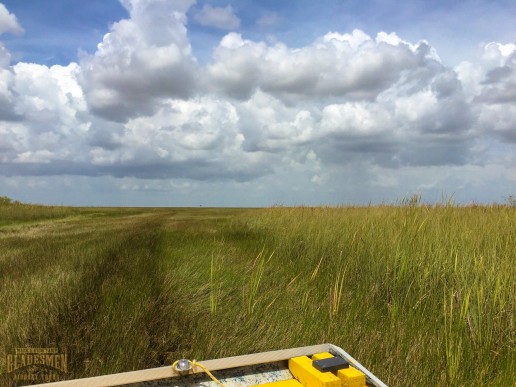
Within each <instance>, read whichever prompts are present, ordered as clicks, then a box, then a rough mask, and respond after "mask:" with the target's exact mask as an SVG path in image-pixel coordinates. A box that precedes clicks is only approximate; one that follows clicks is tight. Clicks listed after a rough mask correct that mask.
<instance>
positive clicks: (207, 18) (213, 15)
mask: <svg viewBox="0 0 516 387" xmlns="http://www.w3.org/2000/svg"><path fill="white" fill-rule="evenodd" d="M194 19H195V21H197V22H198V23H199V24H200V25H203V26H207V27H215V28H219V29H221V30H236V29H238V28H239V27H240V19H239V18H238V17H237V16H236V15H235V12H234V10H233V7H232V6H231V5H227V6H226V7H212V6H211V5H209V4H205V5H204V6H203V7H202V8H201V10H200V11H198V12H195V13H194Z"/></svg>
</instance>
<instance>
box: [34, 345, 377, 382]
mask: <svg viewBox="0 0 516 387" xmlns="http://www.w3.org/2000/svg"><path fill="white" fill-rule="evenodd" d="M185 363H186V364H188V361H186V360H185ZM189 363H190V364H191V365H192V367H190V369H188V370H184V371H178V367H177V366H176V367H172V366H166V367H159V368H151V369H146V370H141V371H131V372H123V373H118V374H111V375H104V376H96V377H91V378H84V379H74V380H66V381H62V382H55V383H47V384H42V385H40V386H52V387H57V386H63V387H64V386H70V387H100V386H121V385H124V386H130V387H158V386H160V387H161V386H163V387H164V386H178V387H190V386H192V387H193V386H207V387H208V386H209V387H211V386H213V387H217V386H219V385H220V384H222V385H223V386H226V387H236V386H239V387H243V386H264V387H301V386H303V387H315V386H317V387H362V386H376V387H386V385H385V384H384V383H383V382H382V381H381V380H380V379H378V378H377V377H376V376H374V375H373V374H372V373H371V372H370V371H369V370H367V369H366V368H365V367H364V366H362V365H361V364H360V363H359V362H358V361H356V360H355V359H354V358H353V357H351V356H350V355H349V354H348V353H347V352H345V351H344V350H343V349H342V348H339V347H337V346H335V345H333V344H320V345H312V346H307V347H299V348H290V349H283V350H278V351H271V352H262V353H256V354H251V355H242V356H234V357H226V358H222V359H213V360H204V361H199V362H198V364H199V365H197V364H196V363H193V364H192V363H191V362H189ZM337 363H338V364H340V368H338V367H339V366H336V364H337ZM203 368H204V369H203ZM206 370H208V371H209V372H212V373H213V375H214V377H215V378H214V379H215V380H218V382H219V383H220V384H219V383H217V382H216V381H214V380H212V378H210V376H209V375H208V373H206V372H205V371H206Z"/></svg>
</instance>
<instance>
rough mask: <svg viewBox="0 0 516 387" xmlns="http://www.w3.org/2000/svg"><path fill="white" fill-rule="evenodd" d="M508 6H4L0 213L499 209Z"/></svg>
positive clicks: (363, 1) (507, 123)
mask: <svg viewBox="0 0 516 387" xmlns="http://www.w3.org/2000/svg"><path fill="white" fill-rule="evenodd" d="M514 15H516V2H514V1H513V0H506V1H504V0H498V1H496V0H491V1H487V0H457V1H453V2H450V1H448V0H446V1H445V0H435V1H428V0H412V1H405V2H400V1H394V0H328V1H318V2H314V1H302V0H285V1H276V0H242V1H231V0H230V1H222V0H221V1H219V0H214V1H204V0H203V1H195V0H120V1H118V0H90V1H87V2H84V1H75V0H53V1H52V2H49V1H43V0H24V1H19V0H0V196H9V197H11V198H14V199H16V200H20V201H24V202H31V203H43V204H55V205H81V206H83V205H84V206H93V205H94V206H232V207H233V206H236V207H240V206H242V207H260V206H271V205H350V204H370V203H373V204H376V203H396V202H397V201H399V200H402V199H403V198H406V197H410V196H412V195H413V194H417V195H421V197H422V198H423V200H424V201H427V202H441V201H443V200H444V201H447V200H448V199H449V198H453V200H455V202H457V203H464V204H467V203H493V202H498V203H500V202H504V200H505V199H506V198H507V197H508V196H509V195H514V194H516V27H514Z"/></svg>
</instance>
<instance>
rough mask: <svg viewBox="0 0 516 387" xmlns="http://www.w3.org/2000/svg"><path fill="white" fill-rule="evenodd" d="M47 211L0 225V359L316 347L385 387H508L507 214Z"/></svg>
mask: <svg viewBox="0 0 516 387" xmlns="http://www.w3.org/2000/svg"><path fill="white" fill-rule="evenodd" d="M47 210H48V209H46V210H45V211H47ZM55 210H56V211H57V214H61V215H62V214H63V213H67V214H70V213H71V214H73V215H72V216H67V215H66V216H64V217H63V216H61V215H59V216H58V215H56V214H54V215H55V216H56V218H55V219H54V220H52V219H51V218H49V216H50V215H48V214H46V213H41V215H40V217H39V218H38V217H36V218H34V219H36V220H35V222H33V223H30V224H28V223H26V222H25V223H23V222H22V223H19V219H20V216H19V215H12V216H11V218H8V217H5V216H4V218H3V219H4V220H3V221H4V222H5V224H4V226H3V227H1V228H0V251H2V254H1V256H0V274H1V276H0V356H4V355H3V353H11V352H12V350H13V349H14V348H15V347H24V346H33V347H35V346H46V345H50V344H52V343H53V344H54V345H57V346H59V348H60V349H62V350H65V351H67V353H68V355H69V359H70V364H69V369H70V374H69V375H68V377H70V378H71V377H82V376H94V375H99V374H105V373H112V372H120V371H128V370H133V369H141V368H147V367H155V366H159V365H164V364H171V363H172V362H173V361H174V360H176V359H177V358H180V357H187V358H192V359H194V358H195V359H207V358H216V357H222V356H230V355H237V354H244V353H253V352H257V351H265V350H272V349H280V348H287V347H292V346H299V345H309V344H315V343H322V342H331V343H334V344H337V345H339V346H341V347H343V348H344V349H346V350H347V351H348V352H350V353H351V354H352V355H353V356H354V357H356V358H357V359H358V360H359V361H360V362H361V363H363V364H364V365H365V366H366V367H368V368H369V369H370V370H371V371H373V373H375V374H376V375H377V376H379V377H380V378H381V379H383V380H384V381H385V382H386V383H388V384H389V385H393V386H407V385H420V386H480V385H488V386H489V385H492V386H505V385H512V384H513V382H514V375H515V370H516V357H515V353H516V351H515V346H516V334H515V308H516V297H515V294H516V293H515V292H516V270H515V268H514V260H515V257H516V247H515V246H516V240H515V239H516V208H514V207H510V206H470V207H458V206H454V205H453V203H451V202H449V203H447V204H446V205H443V206H424V205H421V202H420V200H418V199H417V200H416V199H413V200H409V201H406V202H402V203H400V205H399V206H377V207H357V208H354V207H343V208H330V207H328V208H322V207H321V208H309V207H298V208H281V207H279V208H268V209H255V210H245V209H61V208H59V209H55ZM60 211H64V212H60ZM67 211H68V212H67ZM50 212H51V211H50ZM7 213H8V212H7V211H6V212H4V214H7ZM38 219H40V220H44V219H46V221H45V222H41V221H40V220H38ZM20 224H22V226H23V227H20ZM4 358H5V357H4ZM0 359H1V358H0ZM3 366H4V365H3V363H2V362H1V361H0V374H2V373H3V372H4V369H3V368H2V367H3Z"/></svg>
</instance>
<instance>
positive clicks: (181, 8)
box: [80, 0, 197, 122]
mask: <svg viewBox="0 0 516 387" xmlns="http://www.w3.org/2000/svg"><path fill="white" fill-rule="evenodd" d="M191 3H192V2H186V1H183V2H177V3H176V2H169V1H164V0H158V1H150V0H133V1H124V4H125V5H126V6H127V8H128V10H129V12H130V18H129V19H125V20H121V21H119V22H117V23H115V24H113V26H112V27H111V30H110V32H109V33H108V34H106V35H105V36H104V39H103V41H102V43H100V44H99V45H98V48H97V51H96V52H95V53H94V54H93V55H84V56H83V57H82V58H81V61H80V65H81V70H82V73H81V74H82V80H81V84H82V87H83V89H84V92H85V96H86V100H87V102H88V105H89V108H90V110H91V112H93V113H94V114H97V115H99V116H100V117H103V118H106V119H109V120H113V121H117V122H125V121H127V120H128V119H129V118H131V117H137V116H140V115H152V114H154V112H155V111H156V110H157V108H158V107H159V105H160V99H161V98H167V97H171V98H174V97H178V98H187V97H189V96H190V95H191V94H192V93H193V92H194V88H195V78H196V75H195V74H196V71H197V70H196V69H197V64H196V61H195V59H194V58H193V56H192V52H191V47H190V42H189V40H188V37H187V32H186V26H185V24H186V16H185V13H184V12H185V11H186V9H187V8H188V6H189V5H191Z"/></svg>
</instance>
